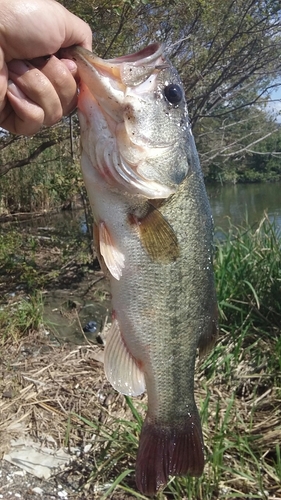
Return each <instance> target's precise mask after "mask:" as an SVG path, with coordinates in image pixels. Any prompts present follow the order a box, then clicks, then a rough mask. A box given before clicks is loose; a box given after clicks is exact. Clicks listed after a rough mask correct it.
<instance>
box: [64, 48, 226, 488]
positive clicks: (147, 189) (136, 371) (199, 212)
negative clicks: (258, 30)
mask: <svg viewBox="0 0 281 500" xmlns="http://www.w3.org/2000/svg"><path fill="white" fill-rule="evenodd" d="M65 51H66V52H65V54H66V56H67V57H69V58H72V59H73V60H74V61H75V62H76V64H77V67H78V73H79V77H80V84H79V96H78V115H79V120H80V130H81V166H82V173H83V178H84V181H85V185H86V189H87V192H88V197H89V201H90V204H91V208H92V211H93V218H94V237H95V246H96V251H97V255H98V257H99V261H100V264H101V267H102V269H103V270H104V272H105V273H106V274H107V275H108V277H109V280H110V288H111V296H112V325H111V328H110V331H109V333H108V335H107V338H106V346H105V352H104V369H105V374H106V376H107V378H108V380H109V381H110V383H111V384H112V386H113V387H114V388H115V389H116V390H117V391H119V392H120V393H122V394H126V395H129V396H138V395H140V394H142V393H143V392H144V391H145V390H146V391H147V396H148V407H147V414H146V417H145V420H144V422H143V425H142V429H141V433H140V440H139V448H138V452H137V457H136V485H137V488H138V490H139V491H140V492H141V493H142V494H144V495H147V496H153V495H154V494H155V493H156V492H157V491H158V490H159V489H161V488H163V487H164V486H165V485H166V483H167V482H168V479H169V476H170V475H172V476H174V475H190V476H195V477H199V476H201V475H202V473H203V469H204V443H203V436H202V429H201V423H200V417H199V413H198V410H197V407H196V403H195V399H194V371H195V361H196V356H197V351H198V350H199V353H200V355H203V354H205V353H206V352H207V351H208V350H210V349H211V348H212V346H213V345H214V342H215V339H216V336H217V330H218V320H217V301H216V291H215V281H214V272H213V265H212V252H213V251H212V239H213V219H212V215H211V210H210V205H209V201H208V197H207V194H206V189H205V186H204V180H203V174H202V171H201V167H200V162H199V157H198V153H197V149H196V146H195V141H194V137H193V134H192V131H191V126H190V123H189V119H188V111H187V105H186V99H185V94H184V89H183V85H182V82H181V80H180V77H179V75H178V73H177V71H176V69H175V68H174V67H173V65H172V64H171V62H170V61H169V59H168V57H167V55H166V53H165V48H164V46H163V45H161V44H159V43H157V42H155V43H152V44H150V45H148V46H147V47H145V48H144V49H142V50H140V51H139V52H137V53H135V54H129V55H126V56H122V57H117V58H114V59H102V58H100V57H98V56H97V55H95V54H93V53H91V52H89V51H87V50H85V49H84V48H81V47H78V46H73V47H71V48H68V49H65Z"/></svg>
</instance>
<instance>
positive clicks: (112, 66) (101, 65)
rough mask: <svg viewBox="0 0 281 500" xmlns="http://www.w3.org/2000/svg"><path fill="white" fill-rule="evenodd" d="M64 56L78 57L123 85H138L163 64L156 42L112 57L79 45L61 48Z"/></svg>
mask: <svg viewBox="0 0 281 500" xmlns="http://www.w3.org/2000/svg"><path fill="white" fill-rule="evenodd" d="M62 54H63V56H64V57H68V58H70V59H73V60H74V61H75V60H76V59H78V60H79V61H80V63H84V65H85V66H91V67H92V68H95V69H96V71H97V72H98V73H99V74H100V75H103V76H105V77H106V76H109V77H111V78H114V79H116V80H117V81H119V82H120V83H122V84H124V85H125V86H135V85H139V84H140V83H141V82H142V81H144V80H145V79H146V78H147V77H148V76H149V75H150V74H151V73H152V72H153V71H155V69H163V68H164V67H167V65H165V62H164V59H163V58H162V56H163V46H162V45H161V44H159V43H157V42H155V43H151V44H150V45H148V46H147V47H145V48H144V49H142V50H140V51H138V52H135V53H132V54H127V55H125V56H121V57H116V58H113V59H102V58H101V57H99V56H97V55H96V54H94V53H92V52H89V51H88V50H86V49H84V48H83V47H80V46H73V47H69V48H68V49H63V50H62Z"/></svg>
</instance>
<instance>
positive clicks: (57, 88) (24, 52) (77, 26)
mask: <svg viewBox="0 0 281 500" xmlns="http://www.w3.org/2000/svg"><path fill="white" fill-rule="evenodd" d="M71 45H82V46H83V47H85V48H86V49H88V50H91V49H92V34H91V30H90V27H89V26H88V25H87V24H86V23H84V21H82V20H81V19H79V18H78V17H76V16H75V15H74V14H71V13H70V12H69V11H68V10H66V9H65V8H64V7H63V6H62V5H60V4H59V3H57V2H56V1H55V0H9V2H7V0H0V127H2V128H4V129H6V130H8V131H9V132H12V133H14V134H23V135H32V134H34V133H36V132H37V131H38V130H39V129H40V128H41V126H42V125H47V126H51V125H53V124H54V123H56V122H57V121H59V120H60V119H61V117H62V116H63V115H67V114H68V113H70V111H72V110H73V109H74V108H75V106H76V102H77V85H76V81H75V77H76V74H77V67H76V64H75V63H74V62H73V61H71V60H68V59H59V58H58V57H57V56H56V55H54V54H56V53H57V52H58V51H59V49H60V48H62V47H69V46H71Z"/></svg>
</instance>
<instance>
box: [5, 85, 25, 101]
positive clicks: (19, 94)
mask: <svg viewBox="0 0 281 500" xmlns="http://www.w3.org/2000/svg"><path fill="white" fill-rule="evenodd" d="M7 91H8V92H11V94H13V96H15V97H17V98H18V99H26V95H25V94H24V93H23V92H22V91H21V90H20V89H19V88H18V87H17V86H16V85H15V84H14V82H12V80H8V88H7Z"/></svg>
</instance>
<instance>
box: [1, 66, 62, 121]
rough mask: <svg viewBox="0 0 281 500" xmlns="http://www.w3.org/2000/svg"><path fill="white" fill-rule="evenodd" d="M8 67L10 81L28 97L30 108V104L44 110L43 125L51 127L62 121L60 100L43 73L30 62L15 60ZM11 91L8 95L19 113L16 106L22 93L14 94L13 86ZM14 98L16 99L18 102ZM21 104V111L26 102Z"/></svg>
mask: <svg viewBox="0 0 281 500" xmlns="http://www.w3.org/2000/svg"><path fill="white" fill-rule="evenodd" d="M7 66H8V70H9V79H10V80H11V81H12V82H13V83H14V84H15V85H16V87H17V88H18V89H19V90H20V93H23V94H24V95H25V96H26V98H27V106H28V108H30V103H34V104H35V105H36V106H39V108H41V109H42V110H43V113H44V118H43V124H44V125H47V126H50V125H53V124H54V123H56V122H57V121H58V120H60V118H61V117H62V106H61V103H60V99H59V97H58V94H57V92H56V90H55V88H54V86H53V85H52V83H51V82H50V80H49V79H48V78H47V77H46V76H45V75H44V74H43V73H42V71H39V70H38V69H37V68H35V67H34V66H32V64H31V63H29V62H28V61H19V60H13V61H11V62H10V63H8V65H7ZM9 90H10V91H11V92H9V91H8V93H7V96H8V99H9V100H10V102H11V105H12V106H13V107H14V109H15V112H17V109H16V108H15V106H17V105H18V99H21V97H20V93H15V92H13V90H14V87H13V86H11V87H10V88H9ZM13 97H16V98H17V101H16V100H15V99H14V98H13ZM21 100H22V99H21ZM20 104H21V109H23V107H24V102H21V103H20Z"/></svg>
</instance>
